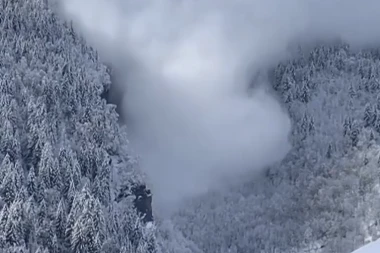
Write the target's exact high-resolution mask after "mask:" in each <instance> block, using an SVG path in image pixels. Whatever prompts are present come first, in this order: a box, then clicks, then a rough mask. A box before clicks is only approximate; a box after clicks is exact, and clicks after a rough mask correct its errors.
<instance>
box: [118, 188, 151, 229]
mask: <svg viewBox="0 0 380 253" xmlns="http://www.w3.org/2000/svg"><path fill="white" fill-rule="evenodd" d="M129 196H133V197H134V200H133V205H134V207H135V208H136V211H137V213H138V214H139V216H140V217H141V219H142V220H143V222H144V223H147V222H151V221H153V212H152V193H151V191H150V190H149V189H147V188H146V185H132V186H131V187H128V186H125V187H123V188H122V189H121V190H120V193H119V195H118V196H117V197H116V198H115V201H116V202H120V201H122V200H123V199H124V198H127V197H129Z"/></svg>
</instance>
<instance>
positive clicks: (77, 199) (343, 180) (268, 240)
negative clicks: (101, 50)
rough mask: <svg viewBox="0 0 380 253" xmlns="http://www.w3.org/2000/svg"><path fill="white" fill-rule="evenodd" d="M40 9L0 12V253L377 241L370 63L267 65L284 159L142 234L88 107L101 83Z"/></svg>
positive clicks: (128, 169) (316, 54)
mask: <svg viewBox="0 0 380 253" xmlns="http://www.w3.org/2000/svg"><path fill="white" fill-rule="evenodd" d="M78 1H79V0H78ZM48 3H49V1H46V0H0V10H1V11H0V89H1V90H0V252H9V253H14V252H18V253H21V252H29V253H36V252H38V253H42V252H43V253H47V252H52V253H71V252H75V253H86V252H91V253H93V252H94V253H96V252H99V253H100V252H108V253H132V252H133V253H146V252H162V253H202V252H203V253H227V252H228V253H250V252H255V253H256V252H260V253H272V252H273V253H274V252H276V253H277V252H281V253H282V252H284V253H306V252H307V253H332V252H336V253H348V252H351V251H352V250H354V249H357V248H359V247H360V246H362V245H364V244H365V243H367V242H370V241H372V240H375V239H377V238H379V237H380V225H379V222H380V211H379V210H380V197H379V196H380V194H379V193H380V174H379V166H380V145H379V144H380V100H379V95H378V94H379V91H380V51H378V50H361V51H357V50H355V51H354V50H352V49H350V45H348V44H345V43H335V44H324V45H319V46H316V47H315V48H314V49H312V50H306V49H302V48H300V50H299V51H298V53H297V54H296V56H295V57H294V58H293V59H292V60H289V61H284V62H282V63H280V64H278V65H277V66H276V67H275V68H273V69H272V70H271V71H269V74H268V76H269V77H268V79H269V80H270V84H271V86H272V87H270V88H271V89H272V88H273V92H274V93H275V94H276V96H277V97H278V98H279V100H280V101H281V103H282V104H283V106H284V108H286V109H287V111H288V113H289V115H290V117H291V120H292V133H291V136H290V138H291V143H292V149H291V151H290V152H289V153H288V154H287V156H286V157H285V159H284V160H283V161H281V162H279V163H277V164H275V165H273V166H271V167H270V168H267V169H266V170H265V172H264V173H263V175H259V176H258V175H257V173H255V174H254V175H252V176H251V177H250V175H249V174H248V173H247V176H246V177H245V181H243V182H241V183H240V184H236V185H235V186H233V187H232V188H227V187H226V189H224V190H223V191H215V192H209V193H208V194H205V195H202V196H200V197H197V198H193V199H191V200H186V201H185V204H184V205H183V206H182V207H181V209H180V210H179V211H178V212H176V213H175V214H174V215H173V217H172V219H166V218H165V219H164V218H162V217H157V218H156V219H155V225H152V220H153V217H152V206H151V201H152V195H151V193H150V191H149V189H148V188H147V187H146V185H145V177H144V175H143V174H142V172H141V171H140V169H139V167H138V161H137V160H136V159H135V158H134V157H133V156H131V155H130V154H131V152H130V149H129V147H128V139H127V134H126V129H125V128H123V127H121V126H119V123H118V115H117V113H116V112H115V106H114V105H110V104H107V101H106V100H105V99H103V98H102V97H104V93H105V92H107V90H108V88H109V87H110V85H111V78H110V71H109V69H107V67H106V66H105V65H104V64H103V63H102V61H101V59H100V58H99V56H98V54H97V52H96V50H94V49H93V48H92V47H90V46H88V45H87V44H86V41H85V40H84V39H83V38H82V37H80V36H78V34H77V33H76V31H75V30H74V28H73V26H72V25H71V24H70V23H65V22H64V21H63V20H62V19H61V18H59V17H58V16H57V15H56V14H54V12H53V10H52V8H51V6H49V4H48ZM259 141H260V140H259ZM173 180H175V179H173ZM156 226H157V229H156Z"/></svg>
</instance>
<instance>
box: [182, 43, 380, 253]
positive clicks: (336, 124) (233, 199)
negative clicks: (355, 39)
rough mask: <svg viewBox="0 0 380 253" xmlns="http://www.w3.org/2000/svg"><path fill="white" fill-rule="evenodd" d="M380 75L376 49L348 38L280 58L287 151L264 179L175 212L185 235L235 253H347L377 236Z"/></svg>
mask: <svg viewBox="0 0 380 253" xmlns="http://www.w3.org/2000/svg"><path fill="white" fill-rule="evenodd" d="M379 74H380V54H379V51H377V50H362V51H359V52H357V51H353V50H350V47H349V45H346V44H344V43H338V44H334V45H321V46H317V47H316V48H315V49H314V50H312V51H311V52H310V51H303V50H299V53H298V57H296V58H295V59H294V60H291V61H287V62H283V63H281V64H279V65H278V66H277V67H276V68H275V69H274V70H273V71H272V72H271V74H270V75H271V77H272V78H271V79H272V84H273V87H274V90H275V92H276V93H277V94H278V95H279V97H280V99H281V100H282V101H283V103H284V105H285V106H286V108H287V109H288V111H289V114H290V115H291V119H292V124H293V132H292V136H291V140H292V145H293V148H292V150H291V152H290V153H289V154H288V155H287V156H286V158H285V159H284V161H282V162H281V163H280V164H277V165H275V166H272V167H271V168H268V170H267V171H266V175H265V176H264V178H265V180H262V178H260V179H259V180H253V179H252V180H249V179H247V182H246V183H245V184H241V185H239V186H236V187H235V189H231V190H229V191H225V192H223V193H220V192H219V193H216V192H215V193H210V194H209V195H207V196H203V197H202V198H200V199H198V200H195V201H193V202H192V203H189V204H188V205H187V206H186V207H185V208H183V210H182V211H180V212H179V213H178V214H177V215H176V216H175V220H176V222H175V223H176V224H177V225H178V226H179V227H180V228H181V231H182V232H183V234H184V235H185V237H187V238H190V239H191V240H193V241H195V242H197V243H198V245H199V246H200V248H201V249H203V250H204V252H235V253H236V252H239V253H241V252H298V253H299V252H321V253H322V252H326V253H331V252H339V253H347V252H351V251H352V250H354V249H356V248H358V247H360V246H361V245H363V244H364V243H365V242H368V241H371V240H372V239H376V238H378V237H379V235H380V234H379V231H380V227H379V219H380V213H379V210H380V209H379V203H380V202H379V186H380V184H379V183H380V181H379V180H380V177H379V163H380V146H379V133H380V104H379V98H378V96H379V95H378V94H379V91H380V82H379V78H380V75H379ZM215 231H219V232H218V233H215ZM209 234H214V235H215V236H213V237H211V238H210V237H208V236H207V235H209Z"/></svg>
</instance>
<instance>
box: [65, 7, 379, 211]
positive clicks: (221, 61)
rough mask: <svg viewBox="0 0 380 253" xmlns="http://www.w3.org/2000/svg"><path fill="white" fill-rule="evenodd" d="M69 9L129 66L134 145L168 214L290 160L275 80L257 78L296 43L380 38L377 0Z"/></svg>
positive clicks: (117, 61) (125, 107) (109, 56)
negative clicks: (179, 204) (183, 202)
mask: <svg viewBox="0 0 380 253" xmlns="http://www.w3.org/2000/svg"><path fill="white" fill-rule="evenodd" d="M61 3H62V5H61V6H62V10H63V13H64V14H65V15H66V16H67V17H68V18H70V19H72V20H74V23H75V25H76V27H77V28H78V29H79V30H80V31H81V32H82V33H83V35H84V36H85V37H86V38H87V39H88V41H89V42H90V43H91V44H92V45H94V46H95V47H97V49H98V50H99V51H100V53H101V55H102V57H103V58H104V59H105V60H107V61H111V62H112V63H113V64H114V65H116V66H117V70H118V72H119V76H118V78H119V79H120V80H121V81H120V82H118V83H117V84H114V85H117V86H118V87H117V88H118V89H119V90H121V91H122V92H123V97H124V99H123V103H122V105H121V106H122V112H123V114H124V115H125V116H126V117H127V119H128V126H129V130H130V132H129V134H130V138H131V143H132V145H133V147H134V148H135V149H136V150H137V152H138V153H139V154H141V156H142V168H143V169H144V170H145V172H146V173H147V174H148V175H149V176H150V179H151V181H152V185H153V190H154V193H155V200H156V202H157V201H158V202H159V203H160V204H162V205H161V206H168V205H167V204H168V203H175V202H176V201H177V200H180V199H182V198H184V197H191V196H194V195H196V194H199V193H203V192H205V191H207V190H209V189H210V188H215V187H220V186H222V185H225V184H228V182H229V181H230V180H233V179H236V178H237V177H239V176H241V175H244V174H245V173H246V172H248V171H260V170H261V169H262V168H264V167H265V166H267V165H270V164H272V163H274V162H276V161H279V160H281V159H282V158H283V157H284V156H285V154H286V153H287V151H288V150H289V148H290V147H289V143H288V140H287V139H288V133H289V131H290V127H291V126H290V120H289V118H288V116H287V115H286V113H284V111H283V110H282V108H281V107H280V105H279V103H277V101H276V100H275V99H274V98H273V97H272V96H271V95H270V93H269V92H268V86H267V85H266V78H265V75H264V74H262V75H259V78H256V79H253V76H254V75H255V74H257V73H265V71H261V72H260V70H265V69H266V68H267V67H268V66H269V65H271V64H273V63H276V62H278V61H279V60H281V59H284V57H287V55H288V51H287V49H288V46H289V45H290V44H291V43H292V42H294V41H308V40H315V39H322V40H323V39H332V38H335V37H336V36H340V37H341V38H342V39H345V40H349V41H351V42H352V43H356V45H362V44H363V43H373V42H375V41H377V39H378V37H379V34H378V33H377V29H376V27H375V26H374V22H375V21H376V20H377V16H378V15H377V14H376V11H375V10H378V9H379V8H378V7H380V2H379V3H378V1H371V0H362V1H360V2H359V1H350V0H347V1H339V0H335V1H334V0H332V1H313V0H303V1H302V0H289V1H283V0H238V1H227V0H215V1H213V0H204V1H196V0H192V1H190V0H189V1H184V0H155V1H144V0H141V1H133V0H125V1H122V0H120V1H119V0H109V1H106V0H62V1H61ZM364 17H365V18H364ZM251 86H252V87H254V88H253V89H252V90H249V87H251ZM156 204H157V203H156Z"/></svg>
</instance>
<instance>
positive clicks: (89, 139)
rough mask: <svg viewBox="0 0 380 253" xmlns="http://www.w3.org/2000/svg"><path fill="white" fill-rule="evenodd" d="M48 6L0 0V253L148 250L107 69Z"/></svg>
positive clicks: (34, 0) (38, 0)
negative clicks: (130, 193) (129, 192)
mask: <svg viewBox="0 0 380 253" xmlns="http://www.w3.org/2000/svg"><path fill="white" fill-rule="evenodd" d="M48 2H49V1H43V0H28V1H18V0H16V1H14V0H1V1H0V9H1V11H0V31H1V36H0V105H1V106H0V249H1V250H0V251H1V252H32V253H34V252H62V253H66V252H67V253H69V252H70V253H71V252H105V251H106V252H110V253H111V252H115V253H116V252H120V251H122V250H124V251H123V252H126V251H127V250H129V251H128V252H132V251H133V252H135V251H136V250H137V248H139V249H138V250H140V251H139V252H149V251H152V248H154V236H153V235H152V233H154V231H145V228H144V226H143V224H142V223H141V222H140V219H139V217H138V216H137V213H136V211H135V210H133V205H132V204H131V203H122V204H116V203H114V198H115V195H116V194H117V191H118V190H119V187H120V186H121V185H120V184H121V183H123V184H125V183H127V181H130V182H134V183H136V184H139V183H142V181H140V179H139V178H141V176H140V175H139V173H138V170H137V169H136V166H135V163H133V162H132V161H133V160H132V159H131V158H130V156H129V153H128V152H127V149H128V148H127V139H126V138H125V133H124V132H123V131H124V130H123V129H121V128H119V126H118V115H117V114H116V112H115V106H113V105H109V104H107V103H106V101H105V100H103V99H101V97H100V96H101V94H102V93H103V90H104V87H107V86H109V85H110V77H109V75H108V72H107V69H106V67H105V66H104V65H103V64H102V63H101V62H100V60H99V57H98V55H97V52H96V51H95V50H94V49H92V48H91V47H88V46H87V45H86V44H85V42H84V40H83V39H82V38H80V37H79V36H78V35H77V34H76V33H75V32H74V30H73V29H72V27H71V26H70V25H68V24H65V23H63V22H62V21H61V20H60V19H59V18H58V17H57V15H55V14H54V13H53V12H52V11H51V10H50V9H49V6H48Z"/></svg>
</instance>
